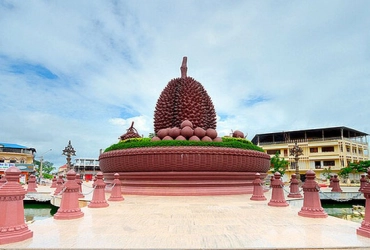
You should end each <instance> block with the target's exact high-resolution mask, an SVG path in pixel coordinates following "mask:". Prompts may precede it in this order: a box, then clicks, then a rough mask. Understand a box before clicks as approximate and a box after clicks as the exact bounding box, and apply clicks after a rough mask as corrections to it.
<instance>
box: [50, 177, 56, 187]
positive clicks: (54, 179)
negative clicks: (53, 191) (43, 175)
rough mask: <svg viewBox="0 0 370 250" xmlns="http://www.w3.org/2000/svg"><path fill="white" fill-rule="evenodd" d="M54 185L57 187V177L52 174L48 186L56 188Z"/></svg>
mask: <svg viewBox="0 0 370 250" xmlns="http://www.w3.org/2000/svg"><path fill="white" fill-rule="evenodd" d="M56 187H57V177H56V176H55V175H54V177H53V179H52V180H51V186H50V188H56Z"/></svg>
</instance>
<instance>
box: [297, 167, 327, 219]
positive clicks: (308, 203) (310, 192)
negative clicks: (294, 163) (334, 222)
mask: <svg viewBox="0 0 370 250" xmlns="http://www.w3.org/2000/svg"><path fill="white" fill-rule="evenodd" d="M315 178H316V175H315V172H314V171H312V170H308V171H307V172H306V180H305V182H304V184H303V186H302V188H303V193H304V197H303V206H302V208H301V211H299V212H298V215H300V216H303V217H309V218H326V217H328V214H327V213H326V212H325V210H324V209H323V208H322V206H321V200H320V196H319V191H320V187H319V186H318V184H317V182H316V181H315Z"/></svg>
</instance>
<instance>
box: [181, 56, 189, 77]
mask: <svg viewBox="0 0 370 250" xmlns="http://www.w3.org/2000/svg"><path fill="white" fill-rule="evenodd" d="M187 61H188V58H187V57H186V56H184V57H183V58H182V64H181V67H180V70H181V78H186V77H187V75H186V72H187V71H188V67H187V65H186V63H187Z"/></svg>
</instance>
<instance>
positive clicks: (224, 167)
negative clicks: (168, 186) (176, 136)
mask: <svg viewBox="0 0 370 250" xmlns="http://www.w3.org/2000/svg"><path fill="white" fill-rule="evenodd" d="M99 166H100V169H101V171H103V172H104V173H116V172H117V173H120V172H158V171H220V172H259V173H266V172H267V171H268V169H269V168H270V156H269V155H267V154H265V153H262V152H258V151H253V150H244V149H238V148H222V147H197V146H184V147H182V146H181V147H180V146H178V147H150V148H131V149H123V150H113V151H109V152H106V153H103V154H101V155H100V157H99Z"/></svg>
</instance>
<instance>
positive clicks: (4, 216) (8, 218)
mask: <svg viewBox="0 0 370 250" xmlns="http://www.w3.org/2000/svg"><path fill="white" fill-rule="evenodd" d="M20 174H21V171H20V170H19V169H18V168H17V167H14V166H13V167H10V168H8V169H7V170H6V171H5V177H6V180H7V182H6V183H5V184H4V185H3V186H2V187H1V188H0V245H2V244H9V243H13V242H19V241H23V240H27V239H29V238H32V237H33V232H32V231H31V230H29V229H28V226H27V224H26V223H25V220H24V206H23V199H24V197H25V195H26V193H27V192H26V190H25V189H24V188H23V187H22V186H21V185H20V184H19V183H18V181H19V176H20Z"/></svg>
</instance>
